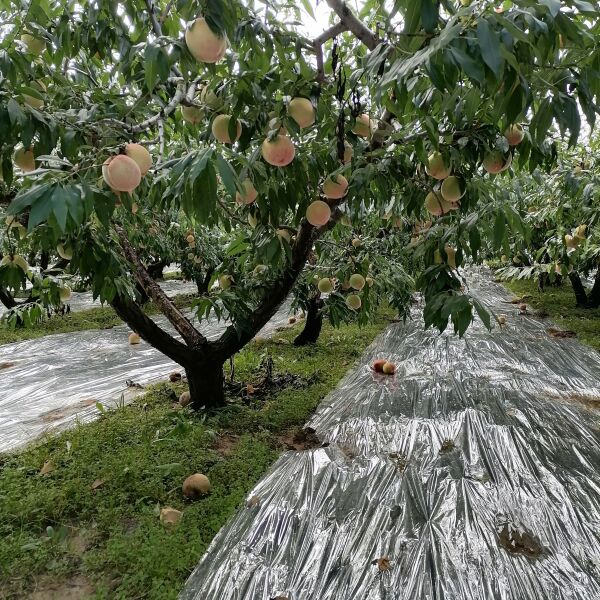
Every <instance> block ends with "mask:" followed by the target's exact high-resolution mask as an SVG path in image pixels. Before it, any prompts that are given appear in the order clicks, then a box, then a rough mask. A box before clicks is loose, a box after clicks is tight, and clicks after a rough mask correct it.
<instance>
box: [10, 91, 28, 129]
mask: <svg viewBox="0 0 600 600" xmlns="http://www.w3.org/2000/svg"><path fill="white" fill-rule="evenodd" d="M6 108H7V109H8V116H9V117H10V122H11V123H12V124H13V125H17V124H22V123H24V122H25V121H27V117H26V116H25V113H24V112H23V109H22V108H21V107H20V106H19V103H18V102H17V101H16V100H15V99H14V98H11V99H10V100H9V101H8V102H7V103H6Z"/></svg>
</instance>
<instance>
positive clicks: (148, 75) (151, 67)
mask: <svg viewBox="0 0 600 600" xmlns="http://www.w3.org/2000/svg"><path fill="white" fill-rule="evenodd" d="M159 54H160V49H159V48H157V47H156V46H153V45H152V44H148V45H147V46H146V50H145V51H144V73H145V79H146V87H147V88H148V90H149V91H152V90H153V89H154V86H155V85H156V80H157V79H158V56H159Z"/></svg>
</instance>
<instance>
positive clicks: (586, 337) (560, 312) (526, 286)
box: [504, 280, 600, 351]
mask: <svg viewBox="0 0 600 600" xmlns="http://www.w3.org/2000/svg"><path fill="white" fill-rule="evenodd" d="M504 285H505V286H506V287H507V288H508V289H509V290H510V291H511V292H513V293H514V294H516V295H517V296H519V297H522V296H524V295H527V296H530V297H529V298H528V299H527V303H528V304H529V305H530V306H531V307H533V308H534V309H535V310H539V309H543V310H544V311H546V312H547V313H548V314H549V316H550V317H551V318H552V320H553V321H554V322H555V323H556V324H557V325H558V326H559V327H561V328H562V329H570V330H571V331H574V332H575V333H576V334H577V338H578V339H579V340H580V341H581V342H583V343H584V344H588V345H589V346H592V347H593V348H595V349H596V350H598V351H600V309H586V308H576V306H575V295H574V294H573V289H572V288H571V285H570V284H569V283H563V284H562V285H561V286H560V287H546V289H545V290H544V291H543V292H540V291H539V289H538V286H537V282H535V281H531V280H523V281H508V282H504Z"/></svg>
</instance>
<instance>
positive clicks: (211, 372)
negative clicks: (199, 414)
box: [185, 358, 225, 410]
mask: <svg viewBox="0 0 600 600" xmlns="http://www.w3.org/2000/svg"><path fill="white" fill-rule="evenodd" d="M185 374H186V377H187V380H188V386H189V390H190V397H191V399H192V408H193V409H194V410H201V409H207V410H211V409H214V408H219V407H220V406H223V405H224V404H225V387H224V386H225V375H224V374H223V364H218V363H214V362H212V361H207V359H206V358H200V359H199V360H198V362H197V363H196V364H193V365H190V366H189V367H186V369H185Z"/></svg>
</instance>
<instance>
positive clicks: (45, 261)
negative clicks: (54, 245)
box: [40, 250, 50, 271]
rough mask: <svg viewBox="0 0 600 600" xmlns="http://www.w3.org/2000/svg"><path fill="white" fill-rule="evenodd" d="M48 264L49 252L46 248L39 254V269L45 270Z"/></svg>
mask: <svg viewBox="0 0 600 600" xmlns="http://www.w3.org/2000/svg"><path fill="white" fill-rule="evenodd" d="M49 264H50V253H49V252H48V251H47V250H44V251H43V252H42V253H41V255H40V269H41V270H42V271H45V270H46V269H47V268H48V265H49Z"/></svg>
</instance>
